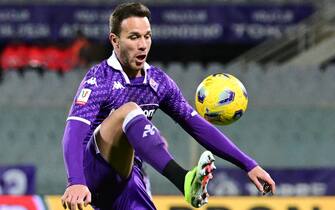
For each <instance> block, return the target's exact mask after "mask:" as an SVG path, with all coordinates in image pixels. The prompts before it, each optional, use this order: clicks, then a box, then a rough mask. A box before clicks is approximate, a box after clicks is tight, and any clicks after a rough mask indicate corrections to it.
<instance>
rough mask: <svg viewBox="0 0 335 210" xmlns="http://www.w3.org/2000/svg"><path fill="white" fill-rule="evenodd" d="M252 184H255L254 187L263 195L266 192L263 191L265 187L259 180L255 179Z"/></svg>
mask: <svg viewBox="0 0 335 210" xmlns="http://www.w3.org/2000/svg"><path fill="white" fill-rule="evenodd" d="M252 182H253V183H254V185H255V186H256V187H257V189H258V191H259V192H261V193H263V192H264V189H263V186H262V184H261V183H260V181H259V180H258V178H253V179H252Z"/></svg>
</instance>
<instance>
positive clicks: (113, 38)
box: [109, 33, 120, 49]
mask: <svg viewBox="0 0 335 210" xmlns="http://www.w3.org/2000/svg"><path fill="white" fill-rule="evenodd" d="M119 40H120V39H119V37H118V36H117V35H116V34H114V33H110V34H109V41H110V42H111V43H112V45H113V48H114V49H115V48H119Z"/></svg>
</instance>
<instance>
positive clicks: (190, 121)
mask: <svg viewBox="0 0 335 210" xmlns="http://www.w3.org/2000/svg"><path fill="white" fill-rule="evenodd" d="M149 18H150V11H149V9H148V8H147V7H146V6H144V5H143V4H140V3H126V4H121V5H119V6H117V7H116V8H115V9H114V11H113V13H112V15H111V17H110V34H109V39H110V42H111V44H112V45H113V48H114V51H113V54H112V55H111V56H110V57H109V58H108V59H107V60H104V61H102V62H101V63H99V64H97V65H95V66H93V67H92V68H91V69H90V70H89V71H88V72H87V74H86V76H85V78H84V79H83V81H82V82H81V84H80V86H79V89H78V92H77V94H76V96H75V99H74V102H73V104H72V107H71V109H70V113H69V116H68V118H67V123H66V127H65V131H64V136H63V154H64V162H65V166H66V170H67V176H68V186H67V188H66V190H65V192H64V194H63V196H62V203H63V206H64V208H67V207H68V208H69V209H71V210H74V209H76V208H78V209H82V206H83V205H85V206H86V205H87V204H88V203H91V204H92V206H93V207H94V208H95V209H101V210H102V209H104V210H109V209H149V210H151V209H156V208H155V206H154V204H153V202H152V200H151V199H150V196H149V195H148V194H147V192H146V190H145V186H144V182H143V176H142V174H141V170H140V169H141V165H142V160H143V161H146V162H147V163H149V164H150V165H151V166H153V168H154V169H155V170H157V171H158V172H159V173H161V174H162V175H164V176H165V177H166V178H168V179H169V180H170V181H171V182H172V183H173V184H174V185H176V187H177V188H178V189H179V190H180V191H181V192H182V193H183V194H184V196H185V199H186V201H187V202H188V203H189V204H190V205H192V206H194V207H200V206H202V205H203V204H205V203H206V202H207V197H208V194H207V191H206V188H207V183H208V180H209V179H211V178H212V171H213V170H214V168H215V166H214V163H213V161H214V157H213V155H212V153H211V152H213V153H214V154H215V155H217V156H219V157H221V158H224V159H226V160H228V161H230V162H232V163H234V164H235V165H237V166H239V167H240V168H241V169H243V170H245V171H246V172H247V174H248V176H249V178H250V180H251V181H252V182H253V183H254V184H255V185H256V187H257V188H258V190H259V191H261V192H264V188H263V186H262V184H263V183H266V184H268V185H269V186H270V187H269V190H271V191H272V192H274V191H275V183H274V181H273V180H272V179H271V177H270V176H269V174H268V173H267V172H265V171H264V170H263V169H262V168H261V167H260V166H258V164H257V163H256V161H254V160H253V159H251V158H250V157H248V156H247V155H246V154H244V153H243V152H242V151H240V150H239V149H238V148H237V147H236V146H235V145H234V144H233V143H232V142H231V141H230V140H229V139H228V138H227V137H226V136H225V135H224V134H222V133H221V132H220V131H219V130H218V129H216V128H215V127H214V126H213V125H211V124H210V123H208V122H207V121H206V120H204V119H203V118H202V117H200V116H199V115H198V114H197V113H196V112H195V111H194V109H193V108H192V107H191V106H190V105H189V104H188V103H187V102H186V100H185V99H184V97H183V96H182V94H181V92H180V90H179V89H178V87H177V85H176V84H175V83H174V82H173V81H172V80H171V79H170V78H169V77H168V76H167V75H166V74H165V73H164V72H163V71H162V70H161V69H159V68H157V67H154V66H150V65H149V64H148V63H146V59H147V56H148V53H149V50H150V47H151V27H150V22H149ZM158 108H160V109H161V110H163V111H164V112H165V113H166V114H168V115H169V116H170V117H172V118H173V119H174V120H175V121H176V122H177V123H179V124H180V125H181V127H182V128H183V129H184V130H186V131H187V132H188V133H189V134H190V135H192V136H193V137H194V138H195V139H196V140H197V141H198V142H199V143H200V144H201V145H203V146H204V147H205V148H207V149H208V150H209V151H211V152H209V151H205V152H204V153H203V154H202V155H201V157H200V159H199V162H198V166H196V167H195V168H194V169H192V170H190V171H187V170H185V169H183V168H182V167H180V166H179V165H178V164H177V163H176V162H175V161H174V159H173V158H172V156H171V155H170V153H169V152H168V151H167V150H166V148H165V145H164V142H163V140H162V137H161V136H160V134H159V131H158V129H157V128H156V127H155V126H154V125H153V124H152V123H151V121H150V119H151V118H152V115H153V114H154V112H155V110H156V109H158Z"/></svg>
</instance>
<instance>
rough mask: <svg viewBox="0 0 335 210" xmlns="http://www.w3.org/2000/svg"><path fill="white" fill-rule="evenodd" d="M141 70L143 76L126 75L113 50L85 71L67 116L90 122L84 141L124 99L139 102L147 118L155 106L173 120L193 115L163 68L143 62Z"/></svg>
mask: <svg viewBox="0 0 335 210" xmlns="http://www.w3.org/2000/svg"><path fill="white" fill-rule="evenodd" d="M144 72H145V74H144V76H143V77H137V78H134V79H130V78H128V76H127V75H126V73H125V72H124V71H123V70H122V67H121V65H120V63H119V61H118V60H117V58H116V56H115V54H114V53H113V54H112V56H111V57H110V58H109V59H107V60H105V61H103V62H101V63H100V64H97V65H96V66H94V67H92V68H91V69H90V70H89V71H88V72H87V74H86V75H85V77H84V79H83V80H82V82H81V84H80V86H79V88H78V91H77V93H76V96H75V98H74V101H73V104H72V106H71V109H70V113H69V116H68V120H79V121H82V122H84V123H86V124H88V125H89V126H90V131H89V133H88V134H87V136H86V138H85V140H84V144H85V145H86V144H87V142H88V140H89V138H90V136H91V135H92V134H93V131H94V129H95V128H96V127H97V126H98V125H99V124H101V122H102V121H103V120H104V119H105V118H106V117H108V115H109V114H110V113H111V112H113V111H114V110H116V109H118V108H119V107H120V106H121V105H123V104H125V103H127V102H135V103H136V104H137V105H139V106H140V107H141V108H142V110H143V111H144V114H145V115H146V116H147V117H148V119H151V118H152V116H153V114H154V113H155V111H156V110H157V109H158V108H160V109H161V110H162V111H164V112H165V113H167V114H168V115H169V116H170V117H172V118H173V119H174V120H175V121H176V122H179V121H180V120H182V119H188V118H189V117H191V116H192V115H194V113H195V111H194V109H193V108H192V107H191V106H190V105H189V104H188V103H187V101H186V100H185V98H184V97H183V96H182V94H181V91H180V90H179V88H178V87H177V85H176V84H175V82H174V81H173V80H172V79H171V78H170V77H169V76H168V75H167V74H166V73H165V72H163V71H162V70H161V69H159V68H157V67H154V66H149V64H147V63H146V64H145V67H144Z"/></svg>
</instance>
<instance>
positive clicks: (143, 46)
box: [138, 37, 148, 51]
mask: <svg viewBox="0 0 335 210" xmlns="http://www.w3.org/2000/svg"><path fill="white" fill-rule="evenodd" d="M147 47H148V45H147V42H146V40H145V38H144V37H142V38H140V39H139V41H138V49H139V50H142V51H144V50H146V49H147Z"/></svg>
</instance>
